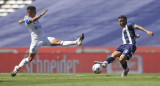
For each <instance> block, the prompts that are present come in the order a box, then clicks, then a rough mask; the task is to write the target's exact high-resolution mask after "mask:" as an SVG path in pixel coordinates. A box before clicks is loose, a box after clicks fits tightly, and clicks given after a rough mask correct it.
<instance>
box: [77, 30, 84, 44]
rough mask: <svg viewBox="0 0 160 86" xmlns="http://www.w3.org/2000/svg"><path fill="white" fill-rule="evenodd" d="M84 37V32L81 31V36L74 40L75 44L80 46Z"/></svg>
mask: <svg viewBox="0 0 160 86" xmlns="http://www.w3.org/2000/svg"><path fill="white" fill-rule="evenodd" d="M83 39H84V33H82V35H81V37H80V38H78V39H77V40H76V44H77V45H79V46H81V45H82V42H83Z"/></svg>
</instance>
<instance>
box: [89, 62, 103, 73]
mask: <svg viewBox="0 0 160 86" xmlns="http://www.w3.org/2000/svg"><path fill="white" fill-rule="evenodd" d="M102 69H103V68H102V66H101V65H100V64H94V65H93V67H92V71H93V72H94V73H96V74H100V73H101V72H102Z"/></svg>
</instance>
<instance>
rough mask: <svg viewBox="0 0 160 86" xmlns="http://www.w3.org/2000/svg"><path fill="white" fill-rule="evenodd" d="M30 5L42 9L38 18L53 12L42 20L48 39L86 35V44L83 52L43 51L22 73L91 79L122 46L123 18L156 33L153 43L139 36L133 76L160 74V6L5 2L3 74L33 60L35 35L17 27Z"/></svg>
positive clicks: (105, 1) (0, 12)
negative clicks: (29, 57)
mask: <svg viewBox="0 0 160 86" xmlns="http://www.w3.org/2000/svg"><path fill="white" fill-rule="evenodd" d="M29 5H33V6H35V7H36V8H37V15H38V14H40V13H41V12H43V11H44V10H45V9H48V12H47V13H46V14H45V15H44V16H43V17H41V18H40V19H39V21H40V23H41V25H42V28H43V29H44V31H45V33H46V34H47V35H48V36H52V37H55V38H57V39H61V40H76V37H79V36H80V35H81V33H84V34H85V40H84V43H83V45H82V46H81V47H77V46H74V47H52V48H50V47H43V48H41V49H40V50H39V53H38V54H37V56H36V57H35V59H34V60H33V62H31V64H28V65H26V66H25V67H24V69H22V70H21V72H31V73H32V72H42V73H43V72H48V73H53V72H56V73H59V72H61V73H92V70H91V68H92V65H93V62H94V61H95V60H100V61H103V60H105V59H106V58H107V57H108V56H109V55H110V54H111V53H112V52H113V51H114V50H115V49H116V48H117V47H118V46H119V45H121V44H122V39H121V30H122V28H121V27H120V26H119V23H118V17H119V16H120V15H126V16H127V17H128V22H131V23H135V24H138V25H140V26H143V27H144V28H146V29H148V30H151V31H153V32H154V33H155V35H154V36H153V37H149V36H148V35H147V34H146V33H145V32H142V31H139V30H136V34H140V36H141V37H140V38H139V39H137V46H138V49H137V51H136V53H135V55H134V56H133V59H132V60H130V61H129V67H130V69H131V71H130V72H131V73H160V68H159V67H158V65H160V61H158V60H159V59H158V58H159V55H160V53H159V52H160V47H159V46H160V40H159V39H160V34H159V33H160V29H159V25H160V19H159V18H160V16H159V13H160V10H159V9H160V1H159V0H0V58H1V61H0V72H11V71H12V69H13V68H14V66H15V65H18V64H19V62H20V61H21V60H22V59H23V58H25V57H27V55H28V49H29V46H30V42H31V39H30V32H29V31H28V29H27V27H26V26H25V24H19V23H18V21H19V20H20V19H23V18H24V16H25V15H26V8H27V6H29ZM41 57H42V58H41ZM8 59H11V60H9V61H8ZM157 64H158V65H157ZM86 65H87V66H86ZM156 66H157V67H156ZM103 72H104V73H121V72H122V68H121V65H120V64H119V62H118V60H117V61H115V62H114V63H113V64H111V65H108V66H107V68H106V69H105V70H104V71H103Z"/></svg>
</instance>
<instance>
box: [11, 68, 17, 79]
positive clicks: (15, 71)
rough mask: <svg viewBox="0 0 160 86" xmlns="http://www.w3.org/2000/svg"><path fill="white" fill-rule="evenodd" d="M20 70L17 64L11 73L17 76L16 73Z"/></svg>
mask: <svg viewBox="0 0 160 86" xmlns="http://www.w3.org/2000/svg"><path fill="white" fill-rule="evenodd" d="M18 71H19V67H18V66H15V67H14V69H13V72H12V73H11V76H12V77H14V76H16V74H17V72H18Z"/></svg>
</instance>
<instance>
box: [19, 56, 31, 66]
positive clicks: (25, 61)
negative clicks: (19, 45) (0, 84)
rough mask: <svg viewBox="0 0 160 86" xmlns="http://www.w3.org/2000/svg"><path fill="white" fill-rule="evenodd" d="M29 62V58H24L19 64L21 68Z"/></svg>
mask: <svg viewBox="0 0 160 86" xmlns="http://www.w3.org/2000/svg"><path fill="white" fill-rule="evenodd" d="M28 62H29V60H28V58H24V59H23V60H22V61H21V62H20V64H19V65H18V66H19V67H20V68H21V67H23V66H24V65H26V64H27V63H28Z"/></svg>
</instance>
